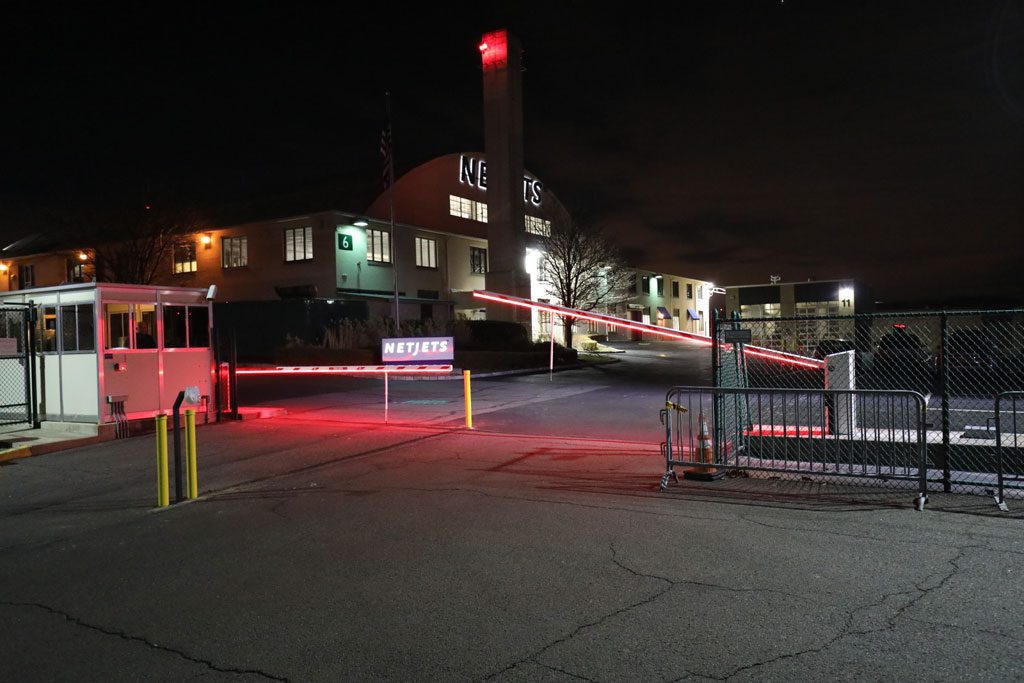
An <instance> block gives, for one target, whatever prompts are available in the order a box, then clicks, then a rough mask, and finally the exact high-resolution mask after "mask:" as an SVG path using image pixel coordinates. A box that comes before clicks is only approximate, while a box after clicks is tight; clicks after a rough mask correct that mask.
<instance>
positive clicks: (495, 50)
mask: <svg viewBox="0 0 1024 683" xmlns="http://www.w3.org/2000/svg"><path fill="white" fill-rule="evenodd" d="M479 47H480V58H481V59H482V60H483V63H484V69H501V68H504V67H506V66H508V34H506V33H505V31H492V32H491V33H485V34H484V35H483V37H482V38H481V39H480V45H479Z"/></svg>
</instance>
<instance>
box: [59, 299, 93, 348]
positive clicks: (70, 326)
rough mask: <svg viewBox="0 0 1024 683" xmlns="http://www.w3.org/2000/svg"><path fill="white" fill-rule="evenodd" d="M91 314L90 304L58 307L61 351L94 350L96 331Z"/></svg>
mask: <svg viewBox="0 0 1024 683" xmlns="http://www.w3.org/2000/svg"><path fill="white" fill-rule="evenodd" d="M92 316H93V308H92V304H73V305H70V306H61V307H60V319H61V335H60V341H61V351H63V352H65V353H68V352H71V351H95V350H96V331H95V329H94V326H93V319H92Z"/></svg>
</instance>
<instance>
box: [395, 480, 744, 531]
mask: <svg viewBox="0 0 1024 683" xmlns="http://www.w3.org/2000/svg"><path fill="white" fill-rule="evenodd" d="M380 490H382V491H398V492H408V491H420V492H423V493H473V494H476V495H478V496H483V497H485V498H498V499H501V500H521V501H525V502H530V503H548V504H551V505H565V506H568V507H578V508H588V509H594V510H610V511H612V512H634V513H636V514H638V515H651V516H654V517H671V518H673V519H677V518H682V519H694V520H697V521H700V522H726V521H729V520H728V519H727V518H722V517H700V516H696V515H683V514H679V513H674V512H654V511H650V510H637V509H635V508H630V507H620V506H617V505H596V504H593V503H575V502H572V501H568V500H550V499H545V498H530V497H527V496H511V495H502V494H498V493H491V492H489V491H481V490H479V489H467V488H459V487H443V486H442V487H437V488H427V487H414V486H402V487H384V488H381V489H380Z"/></svg>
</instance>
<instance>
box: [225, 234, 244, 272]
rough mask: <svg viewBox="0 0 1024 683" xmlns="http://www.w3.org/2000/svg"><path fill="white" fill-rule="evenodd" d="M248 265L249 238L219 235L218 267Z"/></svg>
mask: <svg viewBox="0 0 1024 683" xmlns="http://www.w3.org/2000/svg"><path fill="white" fill-rule="evenodd" d="M247 265H249V238H248V237H245V236H240V237H221V238H220V267H221V268H241V267H243V266H247Z"/></svg>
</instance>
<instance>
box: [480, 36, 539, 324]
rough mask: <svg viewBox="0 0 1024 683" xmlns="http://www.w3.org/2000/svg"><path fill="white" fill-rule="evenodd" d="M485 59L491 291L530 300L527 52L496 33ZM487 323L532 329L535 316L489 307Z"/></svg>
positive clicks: (483, 48)
mask: <svg viewBox="0 0 1024 683" xmlns="http://www.w3.org/2000/svg"><path fill="white" fill-rule="evenodd" d="M480 57H481V59H482V61H483V77H484V146H485V152H486V154H487V242H488V261H489V264H488V270H487V275H486V280H485V282H486V287H487V289H489V290H491V291H493V292H501V293H503V294H511V295H513V296H520V297H526V298H529V297H530V278H529V276H528V275H527V273H526V266H525V263H524V257H525V254H526V244H525V242H526V236H525V228H524V224H523V213H524V212H523V77H522V72H523V69H522V49H521V48H520V46H519V41H518V40H517V39H516V38H515V36H513V35H511V34H509V33H508V31H505V30H500V31H492V32H490V33H485V34H484V35H483V37H482V38H481V39H480ZM487 318H488V319H489V320H515V321H517V322H522V323H524V324H526V325H529V322H530V312H529V310H527V309H521V308H518V307H511V306H502V305H495V304H489V305H488V306H487Z"/></svg>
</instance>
